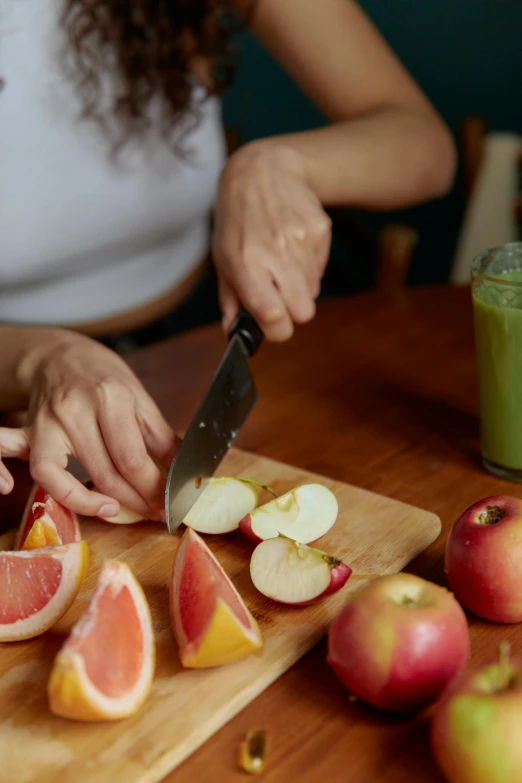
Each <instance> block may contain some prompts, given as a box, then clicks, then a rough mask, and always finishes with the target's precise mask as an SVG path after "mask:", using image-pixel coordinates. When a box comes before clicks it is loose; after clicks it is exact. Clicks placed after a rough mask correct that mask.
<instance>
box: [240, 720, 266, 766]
mask: <svg viewBox="0 0 522 783" xmlns="http://www.w3.org/2000/svg"><path fill="white" fill-rule="evenodd" d="M266 754H267V737H266V731H265V730H264V729H255V730H254V731H249V732H248V734H247V735H246V737H245V738H244V739H243V741H242V742H241V745H240V748H239V766H240V767H241V768H242V769H244V770H245V772H250V773H251V774H252V775H259V774H260V773H261V772H262V771H263V770H264V768H265V762H266Z"/></svg>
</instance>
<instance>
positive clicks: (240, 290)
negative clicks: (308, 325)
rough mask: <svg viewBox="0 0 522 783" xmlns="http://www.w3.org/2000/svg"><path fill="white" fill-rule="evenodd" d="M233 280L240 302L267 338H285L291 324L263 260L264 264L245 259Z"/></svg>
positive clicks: (290, 332)
mask: <svg viewBox="0 0 522 783" xmlns="http://www.w3.org/2000/svg"><path fill="white" fill-rule="evenodd" d="M274 265H275V264H274ZM253 270H255V272H254V271H253ZM235 282H236V285H235V290H236V292H237V295H238V297H239V299H240V301H241V302H242V304H243V305H244V307H245V308H246V309H247V310H248V311H249V312H250V313H251V314H252V315H253V317H254V318H255V319H256V321H257V322H258V324H259V326H260V328H261V330H262V331H263V333H264V335H265V337H266V339H267V340H270V341H272V342H282V341H284V340H288V339H289V338H290V337H291V336H292V334H293V331H294V326H293V323H292V319H291V317H290V314H289V313H288V310H287V308H286V304H285V302H284V300H283V297H282V296H281V293H280V291H279V290H278V288H277V286H276V285H275V280H274V277H273V274H272V272H271V270H270V268H269V267H268V266H267V265H266V264H265V259H264V260H263V264H256V263H255V260H254V259H250V260H247V261H246V262H245V263H244V264H242V265H241V270H240V274H238V275H237V279H236V281H235Z"/></svg>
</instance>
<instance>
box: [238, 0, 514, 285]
mask: <svg viewBox="0 0 522 783" xmlns="http://www.w3.org/2000/svg"><path fill="white" fill-rule="evenodd" d="M360 4H361V6H362V7H363V8H364V10H365V11H366V12H367V14H368V15H369V16H370V17H371V18H372V20H373V21H374V23H375V24H376V25H377V27H378V28H379V30H380V31H381V34H382V35H383V36H384V37H385V38H386V39H387V41H388V42H389V44H390V45H391V47H392V48H393V49H394V51H395V52H396V53H397V54H398V56H399V57H400V58H401V60H402V62H403V63H404V64H405V66H406V67H407V68H408V70H409V71H410V73H411V74H412V75H413V77H414V78H415V79H416V80H417V82H418V83H419V84H420V86H421V87H422V88H423V90H424V91H425V92H426V94H427V95H428V97H429V98H430V100H431V101H432V102H433V103H434V105H435V106H436V108H437V109H438V111H439V112H440V113H441V115H442V116H443V118H444V119H445V121H446V122H447V123H448V125H449V127H450V128H451V130H452V132H453V133H454V135H455V138H456V141H457V143H458V146H459V151H460V165H459V171H458V175H457V179H456V181H455V185H454V187H453V189H452V191H451V193H450V194H449V195H448V196H447V197H445V198H443V199H441V200H438V201H436V202H432V203H430V204H426V205H422V206H420V207H416V208H414V209H411V210H404V211H401V212H400V213H394V214H390V213H387V214H378V215H376V214H367V213H363V212H355V211H350V210H336V211H334V212H333V213H332V217H333V221H334V240H333V245H332V253H331V259H330V263H329V267H328V271H327V274H326V277H325V281H324V290H323V293H324V294H325V295H328V294H332V293H333V294H335V293H345V292H348V291H351V290H354V289H355V290H359V289H361V288H365V287H368V286H372V285H373V284H374V282H375V274H376V271H375V264H376V263H378V261H377V258H378V253H379V252H382V246H381V248H380V251H379V247H380V246H379V241H380V239H381V240H382V238H383V235H382V233H381V232H382V229H383V227H385V226H388V225H389V224H390V223H392V224H397V223H399V224H400V226H401V227H403V231H402V234H401V233H400V234H399V238H397V234H396V233H395V236H392V238H391V245H390V243H389V242H388V243H387V244H386V248H385V250H384V253H385V254H386V255H389V254H390V253H391V254H392V255H393V254H394V252H395V250H394V248H397V243H398V244H399V246H400V247H399V250H398V252H399V255H400V256H401V258H400V259H399V264H402V265H403V266H404V274H405V282H406V283H408V284H429V283H437V282H445V281H447V280H448V279H450V278H451V277H452V276H453V278H454V279H455V281H458V280H463V279H465V278H466V276H467V268H468V267H469V263H470V261H471V259H470V257H469V256H470V254H473V253H474V252H475V247H478V248H482V249H483V247H484V245H483V244H482V245H481V243H483V242H486V244H487V245H488V246H489V243H490V242H491V243H493V244H496V243H497V242H498V241H509V240H510V239H515V238H517V237H515V236H512V234H513V232H514V231H515V230H518V228H519V226H518V228H517V224H516V203H515V197H516V193H512V191H513V190H514V189H515V190H516V191H517V192H518V190H519V185H520V183H519V179H518V174H519V171H518V152H516V150H517V148H518V142H519V139H518V134H520V135H522V95H521V87H522V57H521V55H520V46H521V41H522V2H521V1H520V0H422V2H419V0H360ZM237 50H238V55H239V65H240V67H239V73H238V76H237V79H236V82H235V84H234V86H233V88H232V89H231V90H229V92H228V93H227V94H226V95H225V97H224V119H225V126H226V128H227V130H228V133H229V136H230V139H231V144H232V145H237V144H241V143H244V142H247V141H250V140H252V139H255V138H259V137H263V136H268V135H271V134H274V133H284V132H291V131H295V130H304V129H307V128H312V127H317V126H318V125H321V124H323V123H324V119H323V118H322V117H321V115H320V114H318V112H317V111H316V109H315V108H314V107H313V106H312V105H311V104H310V102H309V101H308V100H307V99H306V97H305V96H304V95H303V94H302V93H301V92H300V91H299V89H298V88H297V87H296V86H295V85H294V84H293V82H292V81H291V80H290V79H289V77H288V76H286V74H285V73H284V72H283V71H282V70H281V68H280V67H279V66H278V65H277V63H276V62H275V61H274V60H273V59H272V57H271V56H270V54H269V53H268V52H267V51H266V50H264V49H263V47H262V46H261V45H260V44H259V43H258V42H257V41H256V40H255V39H254V38H253V37H252V36H251V35H250V34H249V33H242V34H241V35H240V36H239V38H238V41H237ZM514 160H516V161H517V165H516V166H515V164H514ZM492 172H493V173H492ZM515 178H516V187H515V184H514V183H515ZM477 180H480V184H479V185H477ZM473 186H475V187H473ZM472 192H473V194H474V203H471V202H470V199H471V194H472ZM405 230H406V232H405ZM408 231H409V232H410V233H409V234H408V233H407V232H408ZM388 239H389V238H388ZM385 243H386V240H385ZM463 265H464V267H465V269H464V270H463V269H462V266H463Z"/></svg>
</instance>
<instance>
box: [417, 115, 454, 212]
mask: <svg viewBox="0 0 522 783" xmlns="http://www.w3.org/2000/svg"><path fill="white" fill-rule="evenodd" d="M428 123H429V127H428V128H427V129H425V130H426V132H425V144H424V145H423V154H422V159H423V162H422V164H421V165H420V166H419V179H420V181H419V183H418V185H419V190H420V191H421V192H422V195H423V197H424V198H425V199H426V200H431V199H437V198H443V197H444V196H446V195H447V194H448V193H449V191H450V190H451V188H452V186H453V183H454V181H455V175H456V172H457V163H458V153H457V147H456V144H455V141H454V139H453V136H452V134H451V133H450V131H449V129H448V128H447V126H446V125H445V124H444V123H443V122H442V120H440V119H439V118H438V117H437V118H433V119H431V120H428Z"/></svg>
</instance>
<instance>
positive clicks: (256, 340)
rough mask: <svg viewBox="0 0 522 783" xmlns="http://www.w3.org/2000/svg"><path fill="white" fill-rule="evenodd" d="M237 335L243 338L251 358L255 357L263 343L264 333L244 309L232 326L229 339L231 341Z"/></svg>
mask: <svg viewBox="0 0 522 783" xmlns="http://www.w3.org/2000/svg"><path fill="white" fill-rule="evenodd" d="M236 335H239V337H241V339H242V341H243V344H244V346H245V348H246V349H247V351H248V355H249V356H253V355H254V354H255V353H256V352H257V349H258V348H259V346H260V345H261V343H262V342H263V332H262V331H261V328H260V327H259V326H258V324H257V322H256V320H255V318H253V317H252V316H251V315H250V313H248V312H247V311H246V310H243V309H241V310H240V311H239V315H238V317H237V318H236V320H235V321H234V323H233V324H232V328H231V330H230V334H229V338H230V339H231V338H232V337H235V336H236Z"/></svg>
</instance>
